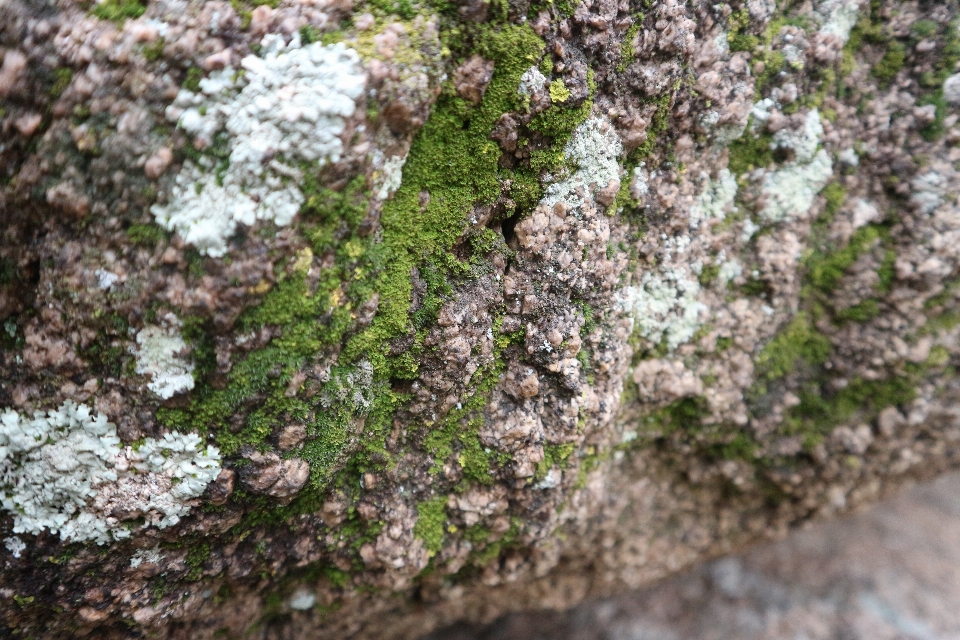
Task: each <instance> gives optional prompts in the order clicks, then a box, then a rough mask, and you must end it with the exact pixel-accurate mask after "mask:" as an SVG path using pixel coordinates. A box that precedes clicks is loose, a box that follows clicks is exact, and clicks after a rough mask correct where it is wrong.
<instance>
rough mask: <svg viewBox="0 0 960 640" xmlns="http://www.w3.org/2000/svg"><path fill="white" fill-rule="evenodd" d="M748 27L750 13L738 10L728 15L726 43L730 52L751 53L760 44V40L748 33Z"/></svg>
mask: <svg viewBox="0 0 960 640" xmlns="http://www.w3.org/2000/svg"><path fill="white" fill-rule="evenodd" d="M749 27H750V13H749V12H748V11H747V10H746V9H745V8H744V9H738V10H737V11H734V12H733V13H731V14H730V24H729V31H728V32H727V43H728V44H729V45H730V50H731V51H753V50H754V49H756V48H757V45H759V44H760V38H759V37H758V36H756V35H754V34H752V33H750V32H749V31H748V29H749Z"/></svg>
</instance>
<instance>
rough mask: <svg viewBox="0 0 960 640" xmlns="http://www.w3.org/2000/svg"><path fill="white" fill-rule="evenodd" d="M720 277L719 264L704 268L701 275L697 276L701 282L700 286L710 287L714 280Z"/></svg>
mask: <svg viewBox="0 0 960 640" xmlns="http://www.w3.org/2000/svg"><path fill="white" fill-rule="evenodd" d="M719 275H720V265H717V264H708V265H706V266H704V267H703V269H702V270H701V271H700V275H699V276H697V280H699V281H700V286H703V287H708V286H710V285H711V284H712V283H713V281H714V280H716V279H717V277H718V276H719Z"/></svg>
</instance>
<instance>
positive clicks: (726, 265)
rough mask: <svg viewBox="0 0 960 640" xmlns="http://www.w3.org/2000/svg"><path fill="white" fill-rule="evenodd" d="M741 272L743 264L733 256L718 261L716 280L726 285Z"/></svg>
mask: <svg viewBox="0 0 960 640" xmlns="http://www.w3.org/2000/svg"><path fill="white" fill-rule="evenodd" d="M742 274H743V265H742V264H740V262H739V261H738V260H736V259H735V258H731V259H730V260H725V261H723V262H721V263H720V270H719V271H718V272H717V280H719V281H720V282H721V283H722V284H723V285H724V286H726V285H727V284H728V283H729V282H730V281H731V280H733V279H734V278H739V277H740V276H741V275H742Z"/></svg>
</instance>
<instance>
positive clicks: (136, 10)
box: [90, 0, 147, 22]
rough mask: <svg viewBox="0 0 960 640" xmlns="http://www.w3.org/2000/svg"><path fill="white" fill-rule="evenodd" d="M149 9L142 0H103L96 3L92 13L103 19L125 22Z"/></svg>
mask: <svg viewBox="0 0 960 640" xmlns="http://www.w3.org/2000/svg"><path fill="white" fill-rule="evenodd" d="M146 10H147V6H146V4H145V3H144V2H141V1H140V0H103V2H98V3H96V4H94V6H93V9H91V10H90V13H92V14H93V15H95V16H97V17H98V18H100V19H101V20H113V21H114V22H123V21H124V20H126V19H127V18H139V17H140V16H142V15H143V13H144V12H145V11H146Z"/></svg>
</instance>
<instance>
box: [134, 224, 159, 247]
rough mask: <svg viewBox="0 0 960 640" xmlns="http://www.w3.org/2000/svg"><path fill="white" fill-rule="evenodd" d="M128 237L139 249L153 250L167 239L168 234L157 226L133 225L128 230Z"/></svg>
mask: <svg viewBox="0 0 960 640" xmlns="http://www.w3.org/2000/svg"><path fill="white" fill-rule="evenodd" d="M127 237H128V238H130V242H132V243H133V244H135V245H136V246H138V247H144V248H147V249H153V248H154V247H156V246H157V245H158V244H159V243H161V242H164V241H165V240H166V239H167V232H166V231H164V230H163V229H162V228H161V227H160V226H159V225H156V224H132V225H130V226H129V227H128V228H127Z"/></svg>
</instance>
